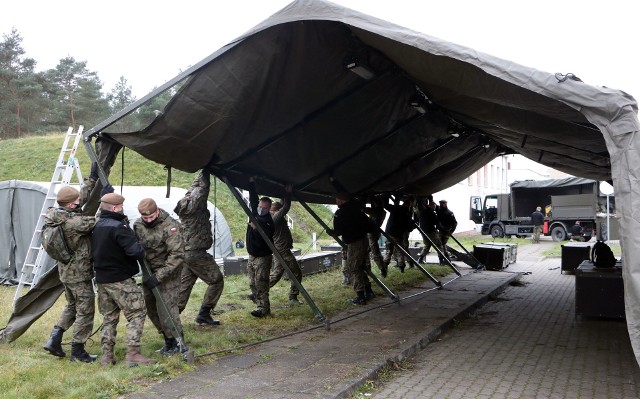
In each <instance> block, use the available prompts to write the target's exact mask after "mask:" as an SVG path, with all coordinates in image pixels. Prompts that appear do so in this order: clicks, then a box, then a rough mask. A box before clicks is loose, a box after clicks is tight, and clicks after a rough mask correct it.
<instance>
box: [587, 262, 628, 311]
mask: <svg viewBox="0 0 640 399" xmlns="http://www.w3.org/2000/svg"><path fill="white" fill-rule="evenodd" d="M577 316H590V317H602V318H616V319H624V318H625V311H624V285H623V283H622V263H620V262H618V263H617V264H616V267H613V268H610V269H601V268H595V267H594V266H593V263H591V262H590V261H587V260H585V261H583V262H582V263H580V266H578V267H577V268H576V317H577Z"/></svg>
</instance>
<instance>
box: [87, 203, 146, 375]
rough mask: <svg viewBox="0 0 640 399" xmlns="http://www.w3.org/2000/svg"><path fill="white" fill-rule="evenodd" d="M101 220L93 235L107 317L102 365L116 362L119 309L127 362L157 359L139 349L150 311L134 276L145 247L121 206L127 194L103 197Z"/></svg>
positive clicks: (101, 301) (101, 305)
mask: <svg viewBox="0 0 640 399" xmlns="http://www.w3.org/2000/svg"><path fill="white" fill-rule="evenodd" d="M100 201H101V203H100V211H101V214H100V220H98V222H97V223H96V226H95V228H94V229H93V235H92V237H91V240H92V247H93V268H94V270H95V275H96V283H97V285H98V308H99V309H100V313H102V315H103V317H104V321H103V323H104V325H103V328H102V340H101V343H102V353H103V357H102V360H101V362H100V363H101V364H102V365H103V366H107V365H111V364H115V363H116V359H115V356H114V354H113V347H114V346H115V343H116V334H117V327H118V321H119V319H120V311H121V310H122V313H124V317H125V318H126V319H127V355H126V357H125V361H126V363H127V365H128V366H137V365H139V364H151V363H155V361H154V360H152V359H149V358H147V357H145V356H143V355H142V354H141V353H140V338H141V337H142V330H143V328H144V320H145V318H146V316H147V312H146V310H145V306H144V296H143V293H142V289H141V288H140V287H139V286H138V285H137V284H136V282H135V280H134V279H133V276H135V275H136V274H138V272H139V271H140V267H139V266H138V262H139V261H142V260H143V259H144V255H145V252H144V248H142V246H141V245H140V243H139V242H138V240H137V239H136V236H135V235H134V234H133V231H132V230H131V228H130V227H129V224H128V221H127V217H126V216H125V214H124V212H123V208H122V204H123V203H124V197H122V196H121V195H118V194H115V193H109V194H105V195H103V196H102V198H101V199H100Z"/></svg>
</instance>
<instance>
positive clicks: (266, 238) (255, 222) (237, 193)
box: [221, 176, 330, 330]
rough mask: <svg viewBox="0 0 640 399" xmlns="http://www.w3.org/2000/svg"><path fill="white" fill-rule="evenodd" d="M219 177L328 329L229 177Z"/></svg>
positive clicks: (325, 319) (324, 320) (316, 307)
mask: <svg viewBox="0 0 640 399" xmlns="http://www.w3.org/2000/svg"><path fill="white" fill-rule="evenodd" d="M221 179H222V181H224V182H225V184H226V185H227V187H229V191H231V194H233V196H234V197H235V198H236V201H238V204H240V206H241V207H242V209H243V210H244V212H245V213H246V214H247V216H249V219H250V220H251V221H252V222H253V223H254V224H255V226H256V230H257V231H258V233H259V234H260V236H261V237H262V239H263V240H264V242H265V243H266V244H267V245H268V246H269V248H270V249H271V251H272V252H273V256H275V257H276V260H277V261H278V262H280V265H282V266H283V268H284V270H285V271H286V272H287V275H288V276H289V279H291V281H292V282H293V283H294V284H295V285H296V287H297V288H298V290H299V291H300V293H301V294H302V296H303V297H304V299H305V300H306V301H307V304H308V305H309V306H310V307H311V309H312V310H313V313H315V315H316V318H317V319H318V320H319V321H320V322H321V323H325V326H326V328H327V330H329V328H330V322H329V319H327V318H326V317H325V316H324V315H323V314H322V312H321V311H320V309H319V308H318V306H316V304H315V302H314V301H313V299H311V296H310V295H309V293H308V292H307V290H306V289H305V288H304V287H303V286H302V284H301V283H300V281H298V279H297V278H296V276H295V275H294V274H293V272H292V271H291V269H289V265H287V262H285V260H284V258H282V255H280V252H278V249H277V248H276V246H275V245H274V244H273V241H272V240H271V238H269V236H267V233H265V232H264V230H263V229H262V227H261V226H260V224H259V223H258V221H257V220H256V218H255V217H254V216H253V215H252V214H251V210H250V209H249V207H248V206H247V204H246V203H245V202H244V199H243V198H242V196H241V195H240V193H239V192H238V190H236V188H235V187H233V185H232V184H231V182H230V181H229V179H227V178H226V177H224V176H223V177H221Z"/></svg>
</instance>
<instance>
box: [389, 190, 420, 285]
mask: <svg viewBox="0 0 640 399" xmlns="http://www.w3.org/2000/svg"><path fill="white" fill-rule="evenodd" d="M397 200H398V199H397V198H396V203H395V204H394V205H390V204H389V203H388V202H387V203H385V204H384V207H385V209H386V210H387V211H389V220H388V221H387V227H386V232H387V234H389V236H390V237H391V238H392V239H393V241H395V243H397V245H400V246H402V248H404V249H405V251H407V252H409V233H410V232H411V230H413V229H414V224H413V219H412V218H413V211H412V203H411V200H410V199H405V200H404V201H402V204H401V205H399V204H398V203H397ZM393 241H387V244H386V245H387V253H386V254H385V257H384V262H385V264H386V265H389V263H390V262H391V257H393V258H395V260H396V266H397V267H398V268H400V271H401V272H402V273H404V268H405V266H406V263H405V261H406V255H405V254H404V252H402V251H401V250H399V249H397V248H396V247H395V246H396V244H395V243H394V242H393Z"/></svg>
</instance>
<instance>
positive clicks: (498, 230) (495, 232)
mask: <svg viewBox="0 0 640 399" xmlns="http://www.w3.org/2000/svg"><path fill="white" fill-rule="evenodd" d="M491 237H493V238H502V237H504V230H502V227H500V226H498V225H495V226H493V227H491Z"/></svg>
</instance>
